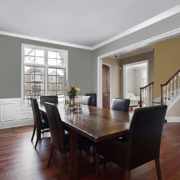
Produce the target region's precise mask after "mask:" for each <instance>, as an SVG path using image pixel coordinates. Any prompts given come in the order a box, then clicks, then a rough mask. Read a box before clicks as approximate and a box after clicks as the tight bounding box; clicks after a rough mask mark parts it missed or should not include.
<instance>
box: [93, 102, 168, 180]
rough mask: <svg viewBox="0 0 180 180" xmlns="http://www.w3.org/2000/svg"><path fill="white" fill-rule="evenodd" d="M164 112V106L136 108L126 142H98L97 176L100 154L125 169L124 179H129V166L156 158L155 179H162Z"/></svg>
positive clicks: (165, 109)
mask: <svg viewBox="0 0 180 180" xmlns="http://www.w3.org/2000/svg"><path fill="white" fill-rule="evenodd" d="M166 111H167V106H166V105H164V106H155V107H145V108H139V109H135V112H134V115H133V117H132V121H131V124H130V129H129V132H128V139H127V141H126V142H120V141H118V140H117V139H113V140H108V141H104V142H102V143H99V144H97V146H96V151H97V153H96V175H97V176H98V170H99V157H100V155H102V156H103V157H105V158H106V160H108V161H112V162H114V163H116V164H118V165H119V166H120V167H121V168H122V169H124V170H125V179H130V171H131V170H132V169H135V168H136V167H138V166H141V165H143V164H145V163H147V162H150V161H152V160H155V165H156V171H157V176H158V180H161V179H162V176H161V170H160V162H159V155H160V143H161V136H162V130H163V123H164V119H165V115H166Z"/></svg>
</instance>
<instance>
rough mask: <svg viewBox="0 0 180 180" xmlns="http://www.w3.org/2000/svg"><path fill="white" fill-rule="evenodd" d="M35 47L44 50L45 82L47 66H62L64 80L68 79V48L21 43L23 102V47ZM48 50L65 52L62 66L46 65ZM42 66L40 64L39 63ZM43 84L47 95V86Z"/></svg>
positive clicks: (46, 81) (22, 95) (22, 90)
mask: <svg viewBox="0 0 180 180" xmlns="http://www.w3.org/2000/svg"><path fill="white" fill-rule="evenodd" d="M25 47H27V48H37V49H41V50H45V54H44V57H45V64H44V67H45V82H44V83H45V84H46V85H47V83H48V68H49V67H57V68H63V69H65V72H66V73H65V82H67V81H68V50H64V49H58V48H49V47H46V46H45V47H44V46H38V45H33V44H24V43H23V44H21V99H22V101H23V102H24V57H25V54H24V48H25ZM48 51H58V52H62V53H64V54H65V58H64V66H52V65H51V66H50V65H48V61H47V52H48ZM41 67H42V65H41ZM46 85H45V89H44V91H45V95H47V92H48V86H46Z"/></svg>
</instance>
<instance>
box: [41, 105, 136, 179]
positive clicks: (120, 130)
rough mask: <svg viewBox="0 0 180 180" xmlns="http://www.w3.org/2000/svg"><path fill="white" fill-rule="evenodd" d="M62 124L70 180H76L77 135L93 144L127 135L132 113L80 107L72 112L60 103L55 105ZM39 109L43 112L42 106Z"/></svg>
mask: <svg viewBox="0 0 180 180" xmlns="http://www.w3.org/2000/svg"><path fill="white" fill-rule="evenodd" d="M57 107H58V110H59V113H60V116H61V119H62V122H63V124H64V126H65V128H66V130H68V132H69V145H70V151H69V154H70V166H71V167H70V170H71V179H73V180H77V179H78V135H79V134H80V135H82V136H84V137H86V138H88V139H90V140H91V141H93V142H94V143H98V142H101V141H104V140H108V139H111V138H115V137H118V136H122V135H124V134H127V132H128V129H129V126H130V121H131V118H132V114H133V113H128V112H120V111H113V110H108V109H101V108H97V107H91V106H86V105H82V111H81V112H74V111H72V110H70V109H68V108H65V106H64V105H63V104H62V103H59V104H57ZM39 108H40V110H41V111H44V112H45V107H44V105H42V104H40V105H39Z"/></svg>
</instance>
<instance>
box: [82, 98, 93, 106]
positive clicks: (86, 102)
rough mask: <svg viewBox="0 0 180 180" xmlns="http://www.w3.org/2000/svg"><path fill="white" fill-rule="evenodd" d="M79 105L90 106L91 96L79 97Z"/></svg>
mask: <svg viewBox="0 0 180 180" xmlns="http://www.w3.org/2000/svg"><path fill="white" fill-rule="evenodd" d="M81 104H83V105H88V106H90V104H91V96H81Z"/></svg>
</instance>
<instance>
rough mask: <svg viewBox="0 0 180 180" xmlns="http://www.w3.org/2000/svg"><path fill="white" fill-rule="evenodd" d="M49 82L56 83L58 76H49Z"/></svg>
mask: <svg viewBox="0 0 180 180" xmlns="http://www.w3.org/2000/svg"><path fill="white" fill-rule="evenodd" d="M48 82H51V83H56V76H48Z"/></svg>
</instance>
